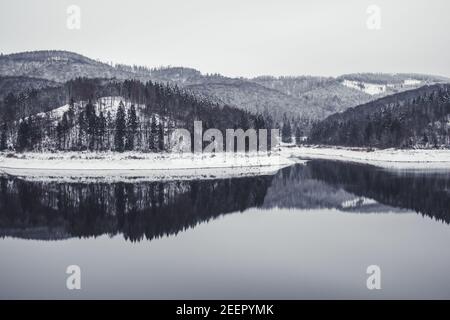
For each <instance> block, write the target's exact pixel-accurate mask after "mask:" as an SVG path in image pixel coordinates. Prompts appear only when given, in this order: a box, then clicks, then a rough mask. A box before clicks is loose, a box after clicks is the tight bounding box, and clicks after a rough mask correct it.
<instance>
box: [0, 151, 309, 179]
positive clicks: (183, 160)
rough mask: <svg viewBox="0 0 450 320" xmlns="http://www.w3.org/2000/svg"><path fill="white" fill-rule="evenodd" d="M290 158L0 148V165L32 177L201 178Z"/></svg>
mask: <svg viewBox="0 0 450 320" xmlns="http://www.w3.org/2000/svg"><path fill="white" fill-rule="evenodd" d="M296 162H302V161H301V160H292V159H287V158H285V157H280V156H279V155H278V154H276V153H250V154H243V153H233V154H227V153H220V154H210V153H208V154H207V153H205V154H192V153H184V154H182V153H171V154H168V153H161V154H158V153H139V152H125V153H114V152H106V153H92V152H91V153H90V152H80V153H77V152H59V153H25V154H6V153H3V154H0V171H1V172H3V173H6V174H10V175H14V176H19V177H31V178H32V177H34V178H35V179H42V178H47V179H57V178H58V179H60V178H61V177H66V178H70V179H72V180H73V179H89V178H96V177H97V178H105V179H110V180H111V179H113V180H114V179H121V178H128V179H131V178H133V179H135V180H136V179H139V180H166V179H169V178H170V179H195V178H201V179H207V178H218V177H222V178H224V177H239V176H254V175H268V174H274V173H275V172H276V171H277V170H279V169H280V168H282V167H285V166H289V165H292V164H294V163H296Z"/></svg>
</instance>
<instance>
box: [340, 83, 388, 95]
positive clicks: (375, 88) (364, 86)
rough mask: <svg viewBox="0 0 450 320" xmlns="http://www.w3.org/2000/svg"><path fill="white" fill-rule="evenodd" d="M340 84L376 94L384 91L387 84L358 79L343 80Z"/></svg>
mask: <svg viewBox="0 0 450 320" xmlns="http://www.w3.org/2000/svg"><path fill="white" fill-rule="evenodd" d="M342 84H343V85H344V86H347V87H349V88H353V89H357V90H359V91H362V92H365V93H367V94H370V95H376V94H380V93H383V92H386V88H387V86H386V85H385V84H375V83H368V82H359V81H351V80H344V82H343V83H342Z"/></svg>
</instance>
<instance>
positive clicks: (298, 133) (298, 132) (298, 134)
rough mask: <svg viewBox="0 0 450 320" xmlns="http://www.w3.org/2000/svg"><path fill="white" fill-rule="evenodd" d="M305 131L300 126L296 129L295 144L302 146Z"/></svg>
mask: <svg viewBox="0 0 450 320" xmlns="http://www.w3.org/2000/svg"><path fill="white" fill-rule="evenodd" d="M302 138H303V131H302V130H301V129H300V127H299V126H297V128H296V129H295V144H296V145H300V144H301V143H302Z"/></svg>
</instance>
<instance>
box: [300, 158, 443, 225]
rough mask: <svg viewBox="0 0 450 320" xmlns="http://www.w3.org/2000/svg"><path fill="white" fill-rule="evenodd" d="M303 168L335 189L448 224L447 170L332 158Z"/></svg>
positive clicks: (314, 162) (313, 162)
mask: <svg viewBox="0 0 450 320" xmlns="http://www.w3.org/2000/svg"><path fill="white" fill-rule="evenodd" d="M307 167H308V168H309V170H310V171H311V173H312V177H313V178H315V179H318V180H321V181H324V182H326V183H328V184H329V185H331V186H334V187H336V188H342V189H344V190H346V191H347V192H351V193H353V194H355V195H358V196H361V197H367V198H370V199H374V200H376V201H378V202H380V203H383V204H385V205H389V206H394V207H400V208H405V209H412V210H415V211H416V212H419V213H421V214H423V215H427V216H430V217H433V218H435V219H437V220H440V221H444V222H446V223H450V192H449V190H450V175H449V174H448V173H435V174H430V173H414V172H402V173H394V172H389V171H385V170H381V169H377V168H375V167H372V166H367V165H360V164H350V163H343V162H333V161H311V162H309V163H308V165H307Z"/></svg>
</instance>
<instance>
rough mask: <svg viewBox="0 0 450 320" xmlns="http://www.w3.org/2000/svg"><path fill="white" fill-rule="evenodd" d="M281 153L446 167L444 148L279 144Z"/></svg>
mask: <svg viewBox="0 0 450 320" xmlns="http://www.w3.org/2000/svg"><path fill="white" fill-rule="evenodd" d="M281 155H282V156H284V157H286V158H290V157H298V158H299V159H303V160H309V159H325V160H339V161H350V162H358V163H364V164H370V165H374V166H378V167H382V168H391V169H433V170H436V169H444V170H447V169H448V170H450V150H448V149H409V150H403V149H377V150H367V149H362V148H344V147H321V146H301V147H290V148H283V150H282V152H281Z"/></svg>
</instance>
